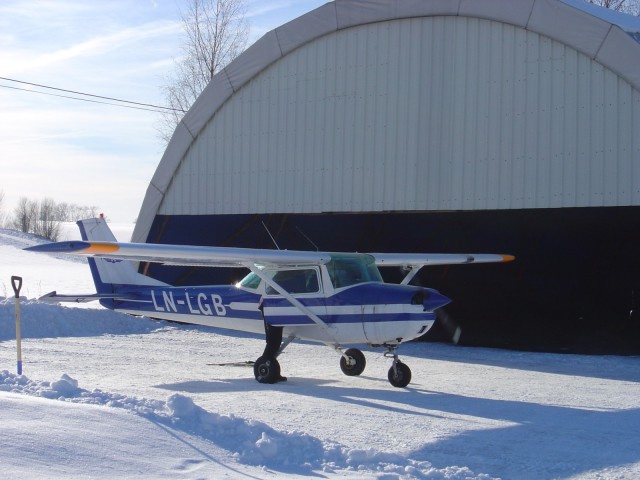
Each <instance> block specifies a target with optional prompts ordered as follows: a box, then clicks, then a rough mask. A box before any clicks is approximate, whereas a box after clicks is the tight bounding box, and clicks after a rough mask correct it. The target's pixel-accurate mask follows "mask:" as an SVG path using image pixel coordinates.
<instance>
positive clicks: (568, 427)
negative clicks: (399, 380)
mask: <svg viewBox="0 0 640 480" xmlns="http://www.w3.org/2000/svg"><path fill="white" fill-rule="evenodd" d="M363 378H366V377H364V376H363ZM369 381H371V382H376V381H377V382H380V385H381V388H379V389H377V388H366V389H365V388H357V387H355V388H354V387H352V386H350V387H349V388H345V387H340V386H338V384H339V383H341V382H339V381H333V380H322V379H317V378H303V377H296V378H293V379H290V380H289V381H287V382H285V383H279V384H274V385H263V384H259V383H257V382H256V381H255V380H254V379H253V378H243V379H237V378H236V379H224V380H218V381H186V382H179V383H173V384H161V385H157V388H162V389H166V390H172V391H181V392H187V393H216V392H217V393H221V392H229V393H233V392H239V391H242V392H249V391H264V390H265V389H270V390H276V391H283V392H287V393H291V394H294V395H301V396H304V397H312V398H321V399H326V400H329V401H332V402H336V403H338V404H351V405H356V406H359V407H362V408H372V409H376V410H379V411H384V412H389V413H395V414H403V415H410V416H412V417H414V418H415V424H416V425H423V428H424V429H425V430H428V429H429V428H430V421H431V420H430V419H434V420H435V419H442V418H444V419H450V418H451V416H452V415H459V416H469V417H476V418H479V419H489V420H497V421H503V422H506V423H509V424H510V425H508V426H506V427H502V428H497V429H496V428H489V429H478V430H466V431H464V432H462V433H459V434H457V435H451V436H447V437H445V438H442V439H441V440H438V441H436V442H432V443H425V444H424V445H423V446H422V447H421V448H419V449H416V450H414V451H412V452H410V453H409V454H407V455H406V456H407V457H408V458H411V459H413V460H416V461H428V462H431V463H432V464H433V465H434V467H437V468H445V467H447V466H450V465H455V464H460V462H461V461H462V462H464V465H465V466H468V467H469V468H470V469H472V470H473V471H474V472H482V473H488V474H490V475H494V476H501V477H503V478H521V479H527V478H531V479H534V478H535V479H542V478H565V477H569V476H573V475H578V474H580V473H584V472H588V471H591V470H602V469H606V468H614V467H618V466H622V465H626V464H633V463H637V462H640V437H639V436H638V434H637V432H636V428H635V426H636V425H640V408H636V409H628V410H594V409H588V410H587V409H581V408H576V407H566V406H558V405H544V404H540V403H534V402H523V401H512V400H496V399H487V398H477V397H466V396H462V395H454V394H450V393H446V392H436V391H431V390H427V389H423V388H421V387H415V386H413V387H412V386H411V385H410V387H409V388H407V389H404V390H398V389H393V388H391V387H389V386H388V384H387V383H386V381H385V380H382V379H375V378H371V379H369ZM479 423H480V424H481V423H482V422H481V421H480V422H479ZM416 431H419V430H416ZM623 443H624V446H623V445H622V444H623ZM461 458H464V460H461ZM505 459H507V460H505Z"/></svg>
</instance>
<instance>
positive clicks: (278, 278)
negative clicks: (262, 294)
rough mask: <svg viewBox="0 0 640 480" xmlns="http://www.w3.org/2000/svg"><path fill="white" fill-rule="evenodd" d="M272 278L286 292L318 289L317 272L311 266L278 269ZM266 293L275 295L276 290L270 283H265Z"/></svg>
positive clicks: (304, 291)
mask: <svg viewBox="0 0 640 480" xmlns="http://www.w3.org/2000/svg"><path fill="white" fill-rule="evenodd" d="M272 278H273V280H274V281H275V282H276V283H277V284H278V285H280V286H281V287H282V288H284V290H285V291H286V292H287V293H291V294H299V293H318V292H319V291H320V284H319V283H318V272H317V271H316V270H315V269H312V268H307V269H300V270H278V271H276V272H275V274H274V275H273V277H272ZM266 294H267V295H277V294H278V292H277V291H276V290H275V289H274V288H272V287H271V286H270V285H266Z"/></svg>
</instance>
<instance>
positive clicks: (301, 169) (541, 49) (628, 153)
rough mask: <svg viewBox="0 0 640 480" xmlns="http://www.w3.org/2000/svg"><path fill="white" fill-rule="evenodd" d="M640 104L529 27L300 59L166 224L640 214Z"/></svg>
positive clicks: (381, 37)
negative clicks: (284, 217)
mask: <svg viewBox="0 0 640 480" xmlns="http://www.w3.org/2000/svg"><path fill="white" fill-rule="evenodd" d="M639 131H640V93H639V92H638V90H636V89H634V88H632V86H631V85H630V84H629V83H628V82H627V81H625V80H624V79H622V78H621V77H620V76H619V75H617V74H615V73H614V72H612V71H611V70H609V69H608V68H605V67H603V66H602V65H601V64H599V63H598V62H596V61H594V60H593V59H590V58H589V57H587V56H586V55H585V54H583V53H580V52H578V51H576V50H575V49H574V48H571V47H568V46H566V45H564V44H562V43H560V42H558V41H555V40H551V39H550V38H548V37H546V36H543V35H540V34H537V33H534V32H531V31H528V30H525V29H523V28H520V27H516V26H514V25H509V24H505V23H500V22H496V21H490V20H483V19H477V18H469V17H453V16H450V17H422V18H414V19H403V20H393V21H386V22H378V23H373V24H368V25H363V26H358V27H353V28H349V29H345V30H341V31H338V32H336V33H335V34H333V35H327V36H324V37H322V38H320V39H318V40H316V41H314V42H311V43H308V44H306V45H305V46H303V47H301V48H299V49H297V50H296V51H294V52H292V53H290V54H289V55H287V56H285V57H284V58H282V59H281V60H280V61H278V62H276V63H274V64H272V65H271V66H269V67H268V68H267V69H266V70H264V71H262V72H261V73H260V74H258V75H257V76H256V77H254V78H253V79H252V80H251V81H249V82H248V84H246V85H245V86H244V87H243V88H241V89H240V90H239V91H238V92H237V93H235V94H234V95H233V96H232V97H231V98H230V99H229V100H228V101H227V102H226V103H225V104H224V105H223V106H222V108H221V109H220V111H219V112H218V113H217V114H216V115H215V116H214V117H213V118H212V119H211V121H210V122H209V123H208V124H207V125H206V126H205V127H204V129H203V130H202V131H201V133H200V134H199V135H198V137H197V138H196V139H195V140H194V141H193V143H192V145H191V147H190V149H189V150H188V152H187V154H186V155H185V157H184V159H183V160H182V162H181V164H180V167H179V169H178V170H177V171H176V172H175V175H174V178H173V181H172V184H171V186H170V188H169V189H168V190H167V192H166V195H165V197H164V200H163V202H162V205H161V208H160V210H159V213H160V214H164V215H181V214H191V215H204V214H234V213H248V212H251V213H278V212H290V213H297V212H364V211H385V210H486V209H505V208H507V209H509V208H555V207H577V206H610V205H637V204H640V169H638V168H637V165H636V168H635V169H634V166H633V164H634V163H636V164H637V163H638V159H639V158H640V135H638V134H637V132H639Z"/></svg>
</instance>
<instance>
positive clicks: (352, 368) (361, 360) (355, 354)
mask: <svg viewBox="0 0 640 480" xmlns="http://www.w3.org/2000/svg"><path fill="white" fill-rule="evenodd" d="M344 354H345V355H346V356H347V357H349V358H350V359H351V361H352V362H354V363H352V364H351V365H349V364H347V361H346V359H345V358H344V357H340V369H341V370H342V373H344V374H345V375H348V376H349V377H355V376H357V375H360V374H361V373H362V372H364V368H365V367H366V366H367V359H366V358H365V356H364V353H362V352H361V351H360V350H358V349H357V348H350V349H348V350H347V351H346V352H344Z"/></svg>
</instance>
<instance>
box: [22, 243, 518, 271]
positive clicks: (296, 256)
mask: <svg viewBox="0 0 640 480" xmlns="http://www.w3.org/2000/svg"><path fill="white" fill-rule="evenodd" d="M25 250H29V251H32V252H43V253H64V254H70V255H80V256H92V257H98V258H109V259H113V260H132V261H140V262H153V263H162V264H165V265H191V266H204V267H246V266H247V265H248V264H252V265H259V266H278V265H286V266H293V265H318V264H324V263H328V262H329V261H330V260H331V253H327V252H312V251H297V250H269V249H258V248H237V247H207V246H192V245H164V244H155V243H118V242H88V241H79V240H78V241H68V242H57V243H47V244H43V245H35V246H33V247H29V248H26V249H25ZM369 255H371V256H372V257H374V259H375V263H376V264H377V265H378V266H401V267H413V268H415V267H422V266H425V265H451V264H465V263H489V262H508V261H511V260H513V258H514V257H512V256H511V255H493V254H447V253H373V254H369Z"/></svg>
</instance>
